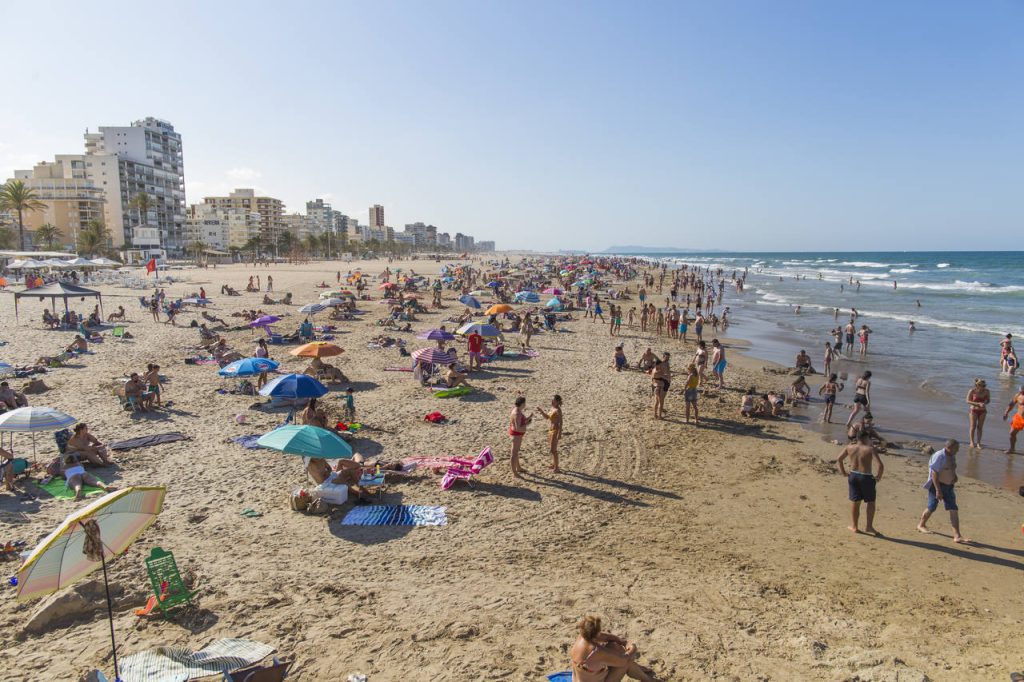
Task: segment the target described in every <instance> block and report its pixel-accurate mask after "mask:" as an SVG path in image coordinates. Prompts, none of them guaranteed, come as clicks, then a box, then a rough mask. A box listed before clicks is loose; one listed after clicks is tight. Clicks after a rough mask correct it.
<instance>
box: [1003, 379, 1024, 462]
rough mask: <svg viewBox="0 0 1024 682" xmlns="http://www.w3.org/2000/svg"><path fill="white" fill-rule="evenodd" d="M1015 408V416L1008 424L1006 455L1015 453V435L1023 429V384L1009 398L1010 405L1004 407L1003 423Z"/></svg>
mask: <svg viewBox="0 0 1024 682" xmlns="http://www.w3.org/2000/svg"><path fill="white" fill-rule="evenodd" d="M1014 406H1016V407H1017V414H1015V415H1013V421H1011V422H1010V449H1009V450H1007V451H1006V454H1008V455H1013V454H1016V452H1017V434H1018V433H1020V432H1021V429H1024V384H1022V385H1021V387H1020V390H1019V391H1017V392H1016V393H1014V394H1013V397H1012V398H1010V404H1009V405H1007V406H1006V411H1005V412H1003V421H1006V418H1007V417H1009V416H1010V411H1011V410H1012V409H1013V408H1014Z"/></svg>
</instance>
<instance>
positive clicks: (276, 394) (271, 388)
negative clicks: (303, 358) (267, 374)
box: [260, 374, 327, 400]
mask: <svg viewBox="0 0 1024 682" xmlns="http://www.w3.org/2000/svg"><path fill="white" fill-rule="evenodd" d="M326 393H327V387H326V386H324V385H323V384H321V383H320V382H319V381H317V380H316V379H314V378H313V377H311V376H307V375H305V374H285V375H284V376H280V377H277V378H276V379H271V380H270V381H269V382H267V384H266V385H265V386H264V387H263V388H261V389H260V395H263V396H270V397H271V398H291V399H293V400H295V399H298V398H319V397H320V396H322V395H325V394H326Z"/></svg>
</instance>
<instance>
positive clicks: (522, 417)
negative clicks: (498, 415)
mask: <svg viewBox="0 0 1024 682" xmlns="http://www.w3.org/2000/svg"><path fill="white" fill-rule="evenodd" d="M525 404H526V398H524V397H523V396H519V397H518V398H516V406H515V407H513V408H512V414H511V415H510V416H509V420H508V435H510V436H512V475H513V476H515V477H516V478H522V477H523V469H522V467H520V466H519V449H520V448H521V447H522V445H523V436H525V435H526V427H527V426H528V425H529V423H530V422H531V421H532V420H533V417H528V416H526V414H525V413H524V412H523V405H525Z"/></svg>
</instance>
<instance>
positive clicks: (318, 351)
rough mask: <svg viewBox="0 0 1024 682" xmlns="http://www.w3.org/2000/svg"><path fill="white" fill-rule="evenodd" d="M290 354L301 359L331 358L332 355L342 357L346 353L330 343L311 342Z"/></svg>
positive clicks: (291, 351) (294, 349)
mask: <svg viewBox="0 0 1024 682" xmlns="http://www.w3.org/2000/svg"><path fill="white" fill-rule="evenodd" d="M288 352H289V353H291V354H292V355H297V356H298V357H300V358H329V357H331V356H332V355H341V354H342V353H344V352H345V351H344V350H342V349H341V348H340V347H339V346H336V345H334V344H333V343H330V342H328V341H310V342H309V343H305V344H303V345H301V346H299V347H298V348H293V349H292V350H290V351H288Z"/></svg>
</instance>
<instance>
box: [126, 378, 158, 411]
mask: <svg viewBox="0 0 1024 682" xmlns="http://www.w3.org/2000/svg"><path fill="white" fill-rule="evenodd" d="M124 397H125V398H131V399H134V400H135V401H136V403H137V404H138V405H139V408H140V409H142V410H143V411H146V410H149V409H152V407H153V395H152V394H150V393H147V392H146V384H145V383H143V381H142V378H141V377H139V374H138V372H132V375H131V377H130V378H129V379H128V381H127V382H125V385H124Z"/></svg>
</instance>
